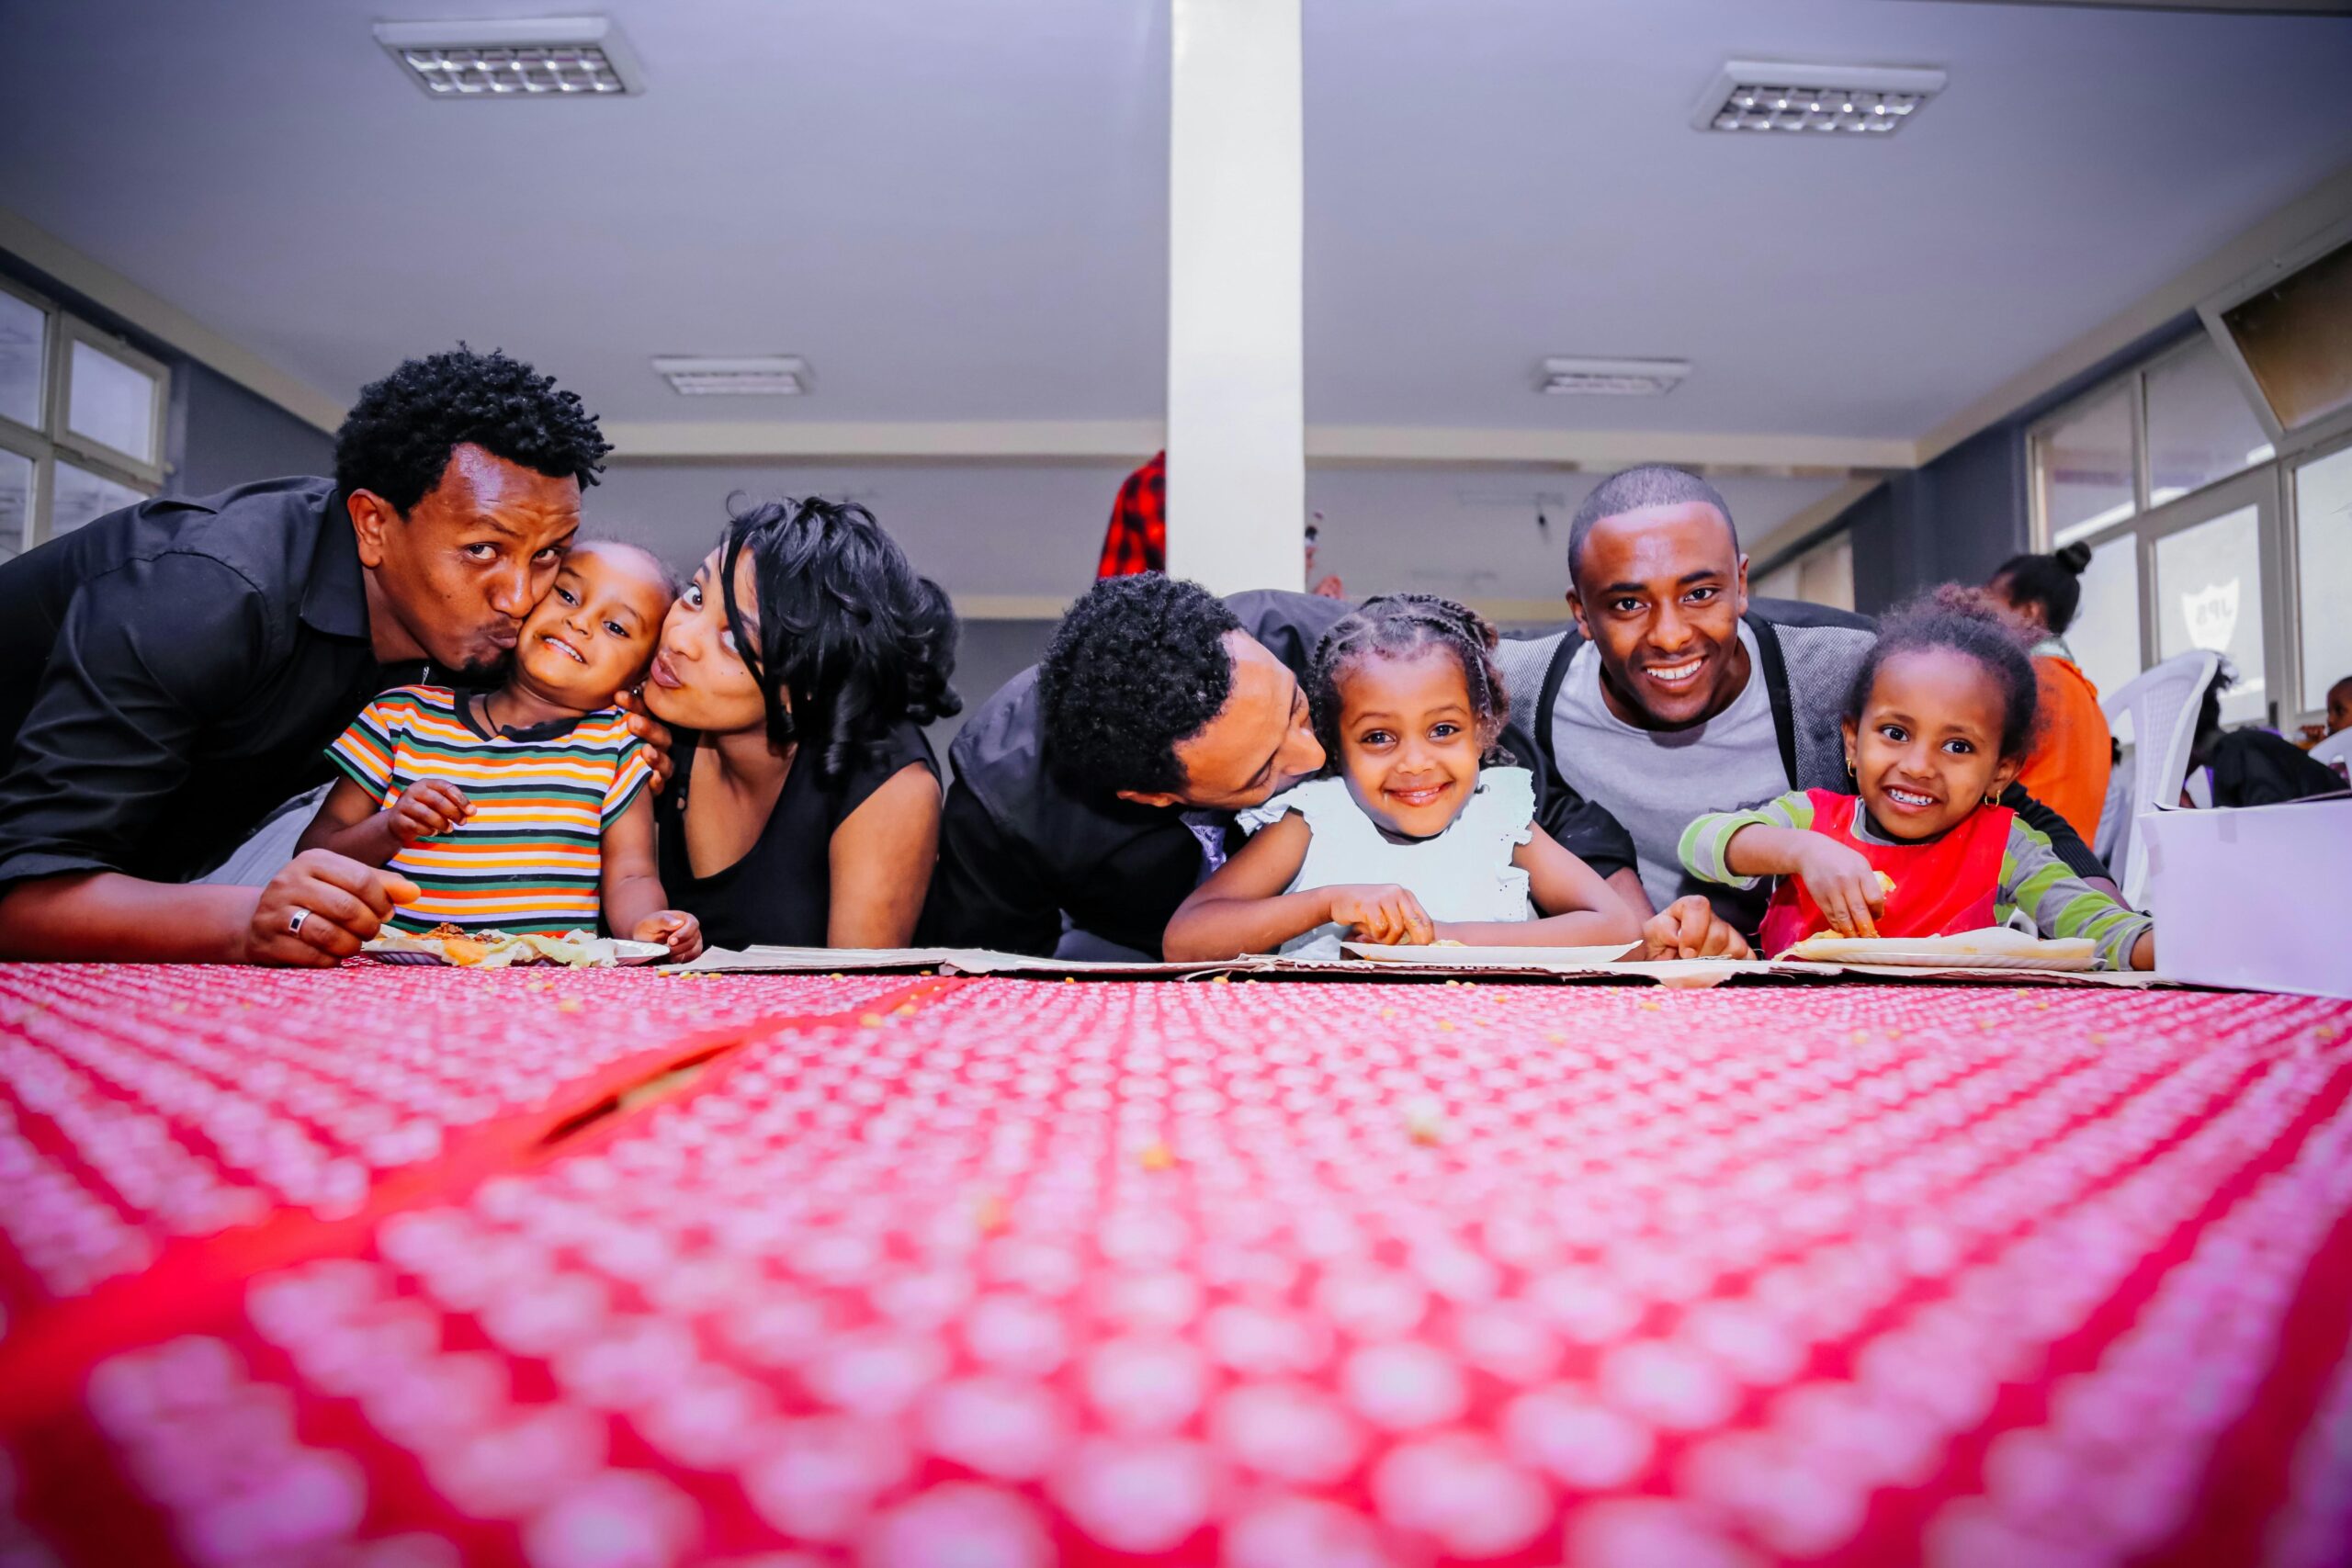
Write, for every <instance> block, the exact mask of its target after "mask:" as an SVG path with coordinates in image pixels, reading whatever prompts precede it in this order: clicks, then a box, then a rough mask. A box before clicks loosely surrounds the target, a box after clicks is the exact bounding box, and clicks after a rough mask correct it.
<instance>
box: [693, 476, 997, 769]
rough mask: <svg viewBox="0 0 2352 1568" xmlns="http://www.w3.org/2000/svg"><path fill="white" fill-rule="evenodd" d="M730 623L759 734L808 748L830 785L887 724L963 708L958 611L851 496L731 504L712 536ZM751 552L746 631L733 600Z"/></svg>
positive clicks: (875, 744)
mask: <svg viewBox="0 0 2352 1568" xmlns="http://www.w3.org/2000/svg"><path fill="white" fill-rule="evenodd" d="M718 548H719V572H718V583H719V596H720V600H721V602H722V603H723V604H725V605H726V607H727V626H728V629H729V630H730V631H732V632H733V633H734V634H735V647H736V649H737V650H738V651H739V652H740V653H741V656H742V660H743V662H744V663H745V664H746V665H747V666H749V667H750V669H751V671H752V678H753V679H755V680H757V681H758V682H759V683H760V693H761V695H762V696H763V697H764V698H765V699H766V702H767V713H768V739H770V740H772V741H773V742H775V745H776V746H777V747H779V748H782V747H786V746H796V745H804V744H805V745H806V746H807V747H809V749H811V750H813V751H814V753H815V759H816V766H817V776H818V777H819V778H820V780H822V781H823V782H825V783H826V784H832V783H834V782H835V781H837V780H839V779H840V778H841V777H842V775H843V774H845V773H847V772H848V771H849V770H850V769H851V768H852V767H853V766H854V765H855V764H856V763H857V762H858V761H861V760H862V759H865V758H867V757H871V756H874V755H876V754H877V753H878V752H879V751H880V750H881V749H882V745H883V741H884V739H885V737H887V736H888V733H889V731H890V728H891V727H892V726H894V725H896V724H899V723H900V722H901V721H904V722H907V723H911V724H929V723H930V722H931V721H932V720H933V719H935V718H944V717H946V716H949V715H951V714H958V713H961V712H963V711H964V702H963V699H962V698H960V697H958V696H957V695H956V692H955V689H954V688H953V687H951V686H950V685H949V684H948V683H947V682H948V677H949V676H951V675H953V674H954V673H955V671H956V611H955V608H954V606H953V605H951V604H949V603H948V600H947V592H946V591H945V590H944V589H943V588H941V587H940V586H939V584H937V583H936V582H933V581H932V580H931V579H929V578H927V577H923V576H920V575H918V574H917V573H916V571H915V569H914V566H913V563H911V562H910V561H909V560H908V559H907V558H906V554H905V552H904V551H902V550H900V549H899V546H898V543H897V541H896V540H894V539H892V538H891V537H890V536H889V535H888V534H886V533H884V532H883V531H882V525H880V524H879V523H876V521H875V520H874V513H871V512H868V511H867V510H866V509H865V507H863V506H860V505H857V504H856V503H855V502H833V501H824V500H820V499H819V498H817V497H815V496H811V497H809V499H808V500H806V501H773V502H764V503H763V504H761V505H757V506H753V507H752V508H751V509H750V510H748V511H743V512H738V513H735V514H734V516H733V517H732V518H731V519H730V520H729V523H728V525H727V534H726V536H725V537H724V538H722V539H721V540H720V541H719V547H718ZM747 551H748V552H749V553H750V555H751V558H752V592H753V593H754V595H756V597H757V600H758V615H759V626H758V628H757V630H756V634H755V633H754V630H753V628H752V626H751V625H750V623H749V622H748V621H747V619H746V618H745V616H744V614H743V606H742V605H741V604H739V603H738V602H737V600H736V597H735V564H736V562H737V561H739V560H741V558H742V557H743V555H744V554H745V552H747Z"/></svg>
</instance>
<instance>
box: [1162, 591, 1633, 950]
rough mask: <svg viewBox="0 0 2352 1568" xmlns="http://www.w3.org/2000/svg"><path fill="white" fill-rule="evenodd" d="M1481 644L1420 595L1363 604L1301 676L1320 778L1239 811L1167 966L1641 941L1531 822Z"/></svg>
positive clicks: (1610, 898)
mask: <svg viewBox="0 0 2352 1568" xmlns="http://www.w3.org/2000/svg"><path fill="white" fill-rule="evenodd" d="M1494 646H1495V629H1494V627H1492V626H1488V625H1487V623H1486V622H1485V621H1484V620H1482V619H1480V618H1479V616H1478V615H1476V613H1475V612H1473V611H1471V610H1469V609H1467V608H1465V607H1464V606H1463V605H1460V604H1455V603H1453V601H1452V600H1450V599H1440V598H1438V597H1436V596H1434V595H1432V594H1426V593H1400V594H1395V595H1391V596H1388V597H1385V598H1379V599H1373V600H1370V601H1367V602H1366V603H1365V604H1364V606H1363V608H1362V609H1361V610H1359V611H1357V612H1356V613H1355V614H1354V615H1350V616H1349V617H1347V619H1345V620H1343V621H1341V622H1340V623H1339V625H1337V626H1333V627H1332V628H1331V630H1330V632H1329V634H1328V635H1326V636H1325V637H1324V638H1323V641H1322V643H1321V645H1320V646H1318V647H1317V649H1316V650H1315V663H1314V667H1313V669H1312V671H1310V672H1309V674H1308V676H1307V702H1308V704H1309V705H1310V706H1311V708H1312V710H1313V712H1314V717H1315V732H1316V735H1317V737H1318V738H1319V739H1321V740H1322V742H1323V751H1324V755H1325V756H1326V757H1327V758H1328V759H1329V762H1328V764H1327V771H1326V773H1325V774H1324V776H1322V777H1320V778H1317V779H1312V780H1309V781H1308V782H1307V783H1306V784H1300V785H1299V786H1298V787H1297V788H1295V789H1292V790H1288V791H1285V792H1284V793H1283V794H1281V795H1276V796H1274V798H1273V799H1272V800H1270V801H1268V802H1266V804H1265V805H1263V806H1261V807H1255V808H1253V809H1251V810H1249V811H1245V812H1242V813H1241V814H1240V818H1239V820H1240V823H1241V825H1242V826H1243V827H1245V828H1248V829H1250V830H1251V836H1250V841H1249V842H1248V843H1247V844H1245V845H1243V846H1242V847H1241V849H1240V850H1239V851H1238V852H1236V853H1235V854H1234V856H1233V858H1232V859H1230V860H1229V861H1227V863H1225V864H1224V866H1222V867H1221V868H1219V869H1218V871H1217V872H1216V874H1215V875H1213V876H1211V877H1210V878H1209V879H1208V880H1207V881H1206V882H1204V883H1203V884H1201V886H1199V887H1198V888H1196V889H1194V890H1193V896H1192V897H1189V898H1187V899H1186V900H1184V903H1183V905H1182V908H1179V909H1178V910H1177V911H1176V916H1175V919H1172V920H1170V922H1169V924H1168V931H1167V935H1166V936H1165V938H1164V939H1163V942H1162V945H1163V949H1164V951H1165V952H1166V953H1167V955H1168V957H1170V959H1182V960H1193V959H1211V958H1230V957H1234V956H1237V955H1238V954H1240V953H1262V952H1265V951H1267V950H1269V949H1273V948H1279V949H1281V950H1282V951H1283V952H1284V953H1298V954H1301V955H1302V956H1307V957H1321V956H1326V955H1328V956H1331V957H1338V956H1339V955H1340V947H1339V943H1340V938H1341V937H1342V936H1345V937H1347V938H1349V939H1350V940H1353V941H1361V942H1383V943H1392V944H1420V943H1427V942H1460V943H1462V944H1464V945H1465V946H1470V947H1497V946H1512V947H1588V946H1601V945H1606V944H1614V943H1632V942H1636V941H1638V940H1640V939H1641V936H1642V930H1641V925H1640V922H1638V921H1637V920H1636V919H1634V914H1633V911H1632V910H1631V909H1629V908H1626V906H1625V905H1624V904H1623V902H1621V901H1620V900H1619V898H1618V897H1617V895H1616V894H1615V893H1614V892H1612V891H1611V889H1610V887H1609V886H1608V884H1607V883H1605V882H1603V881H1602V880H1601V878H1600V874H1598V873H1596V872H1595V871H1594V870H1593V869H1592V868H1591V867H1590V866H1589V865H1587V864H1585V863H1584V862H1582V861H1581V860H1578V859H1577V857H1576V856H1575V855H1573V854H1571V853H1569V852H1567V851H1566V850H1565V849H1563V848H1561V847H1560V845H1559V843H1558V841H1557V840H1555V839H1554V838H1553V837H1552V836H1551V835H1550V834H1549V833H1546V832H1545V831H1544V829H1541V828H1539V827H1537V826H1536V824H1535V791H1534V784H1533V781H1532V779H1531V777H1530V776H1529V774H1528V773H1527V770H1526V769H1524V768H1517V767H1511V766H1509V765H1507V764H1508V762H1509V761H1510V759H1509V757H1508V755H1507V754H1504V755H1495V754H1494V747H1495V743H1496V741H1497V740H1498V739H1499V737H1500V736H1501V734H1502V728H1503V720H1504V718H1505V716H1507V715H1508V714H1509V713H1510V700H1509V699H1508V698H1507V697H1506V696H1505V695H1504V693H1503V682H1502V673H1501V671H1499V670H1498V669H1497V668H1496V666H1495V660H1494V654H1493V651H1492V650H1493V649H1494ZM1482 762H1483V763H1492V764H1499V765H1488V766H1481V764H1482Z"/></svg>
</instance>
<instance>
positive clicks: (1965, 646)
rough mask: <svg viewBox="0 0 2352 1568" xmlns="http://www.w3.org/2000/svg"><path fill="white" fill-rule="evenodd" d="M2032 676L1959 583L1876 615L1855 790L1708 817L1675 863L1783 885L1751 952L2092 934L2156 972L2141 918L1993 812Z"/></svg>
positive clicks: (2018, 737) (1862, 690)
mask: <svg viewBox="0 0 2352 1568" xmlns="http://www.w3.org/2000/svg"><path fill="white" fill-rule="evenodd" d="M2036 696H2037V692H2036V682H2035V678H2034V671H2033V664H2032V661H2031V660H2030V658H2029V657H2028V655H2027V653H2026V649H2025V646H2024V644H2023V643H2022V642H2020V641H2019V640H2018V637H2017V635H2016V633H2015V632H2014V631H2012V630H2011V629H2010V628H2009V626H2007V623H2005V622H2004V621H2003V620H2002V618H2001V617H2000V615H1998V614H1996V612H1995V611H1994V610H1993V609H1992V608H1991V607H1990V606H1989V605H1987V604H1985V602H1984V600H1983V599H1982V598H1981V597H1980V596H1979V595H1978V594H1977V593H1975V592H1973V591H1972V590H1969V589H1962V588H1943V589H1939V590H1938V591H1937V592H1935V593H1933V594H1931V595H1929V596H1928V598H1926V599H1923V600H1919V601H1917V602H1916V603H1914V604H1910V605H1907V606H1905V608H1904V609H1902V610H1900V611H1898V612H1897V613H1896V614H1895V615H1893V616H1891V617H1889V619H1888V620H1887V621H1886V622H1885V624H1884V626H1883V628H1882V629H1881V631H1880V634H1879V640H1878V646H1877V647H1875V648H1873V649H1871V653H1870V656H1869V657H1868V658H1867V659H1866V660H1863V662H1862V668H1861V670H1860V672H1859V673H1858V674H1857V675H1856V677H1855V681H1854V689H1853V692H1852V694H1851V695H1849V697H1848V698H1847V702H1846V720H1845V732H1846V766H1847V770H1848V772H1849V774H1850V776H1851V777H1852V779H1853V781H1854V784H1855V787H1856V788H1857V789H1858V790H1859V791H1860V793H1859V794H1858V795H1840V794H1838V793H1836V792H1835V791H1832V790H1826V789H1815V790H1805V791H1801V792H1798V793H1795V794H1791V795H1782V796H1781V797H1780V798H1779V799H1778V800H1774V801H1770V802H1768V803H1766V804H1765V805H1763V806H1759V807H1755V808H1754V809H1753V810H1747V811H1719V812H1712V813H1710V814H1708V815H1707V816H1704V817H1702V818H1699V819H1698V820H1697V821H1695V822H1693V823H1691V826H1690V827H1689V828H1688V829H1685V830H1684V832H1683V835H1682V844H1681V852H1682V863H1683V864H1685V865H1687V866H1689V867H1690V868H1691V872H1692V873H1693V874H1696V875H1699V876H1702V877H1706V878H1709V879H1711V880H1713V881H1716V882H1725V883H1730V884H1732V885H1734V886H1742V887H1748V886H1755V883H1756V880H1757V878H1758V877H1762V876H1777V877H1780V878H1781V884H1780V886H1779V887H1777V888H1776V889H1775V890H1774V892H1773V895H1772V902H1771V906H1770V908H1769V909H1767V910H1766V912H1765V916H1764V928H1763V931H1762V933H1761V941H1760V942H1758V946H1759V947H1760V948H1761V950H1762V951H1763V952H1765V953H1782V952H1785V951H1786V950H1787V949H1788V948H1789V947H1791V946H1792V945H1793V944H1795V943H1796V942H1802V941H1803V940H1804V939H1805V938H1806V937H1809V936H1813V935H1815V934H1816V933H1818V932H1821V931H1836V932H1838V934H1839V935H1841V936H1865V937H1869V936H1886V937H1904V936H1949V935H1952V934H1955V933H1957V932H1960V931H1980V930H1982V929H1984V928H1985V927H1987V926H2006V925H2012V924H2014V925H2019V926H2024V927H2030V929H2032V930H2034V931H2039V932H2040V933H2041V935H2043V936H2045V937H2088V938H2090V939H2091V940H2092V941H2093V942H2096V943H2097V949H2096V952H2097V957H2098V966H2099V967H2100V968H2102V969H2124V968H2131V969H2148V968H2152V967H2154V964H2155V936H2154V921H2152V920H2150V919H2148V917H2147V916H2145V915H2143V914H2139V913H2137V912H2135V911H2134V910H2131V909H2130V908H2125V907H2124V906H2123V905H2121V904H2119V903H2117V902H2116V901H2115V900H2114V899H2113V898H2111V897H2108V896H2107V895H2106V894H2104V893H2101V892H2099V891H2098V890H2097V889H2095V888H2093V887H2092V886H2089V885H2088V884H2087V883H2085V882H2083V881H2082V880H2081V879H2080V878H2078V877H2076V876H2075V874H2073V873H2072V872H2071V871H2069V870H2068V869H2067V867H2066V864H2065V863H2064V861H2062V860H2060V859H2059V858H2058V856H2057V854H2056V853H2055V852H2053V851H2052V849H2051V847H2050V840H2048V839H2047V838H2046V837H2044V836H2043V835H2042V834H2041V833H2040V832H2037V831H2036V830H2035V829H2032V828H2030V827H2028V826H2027V825H2026V824H2025V823H2024V822H2022V821H2020V820H2018V818H2017V815H2016V814H2015V813H2014V812H2012V811H2010V810H2008V809H2007V807H2000V806H1996V805H1994V804H1993V802H1994V798H1995V797H1996V796H1997V795H1999V794H2000V793H2001V791H2002V790H2003V789H2005V788H2007V786H2008V784H2009V782H2010V781H2011V780H2012V779H2015V778H2016V777H2017V776H2018V770H2019V769H2021V768H2022V767H2024V765H2025V761H2026V758H2027V757H2028V755H2029V754H2030V752H2031V750H2032V746H2033V734H2034V710H2035V704H2036Z"/></svg>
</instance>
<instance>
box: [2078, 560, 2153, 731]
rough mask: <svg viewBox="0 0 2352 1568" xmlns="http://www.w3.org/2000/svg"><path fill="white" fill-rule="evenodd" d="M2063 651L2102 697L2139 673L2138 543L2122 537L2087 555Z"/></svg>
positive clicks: (2108, 695)
mask: <svg viewBox="0 0 2352 1568" xmlns="http://www.w3.org/2000/svg"><path fill="white" fill-rule="evenodd" d="M2082 581H2083V601H2082V604H2081V605H2080V606H2079V607H2077V608H2076V609H2075V619H2074V624H2073V625H2071V626H2068V627H2067V628H2066V647H2067V649H2068V650H2069V651H2071V652H2072V653H2073V654H2074V656H2075V663H2076V664H2077V665H2079V666H2080V667H2081V669H2082V671H2083V673H2084V674H2086V675H2087V676H2089V677H2090V679H2091V684H2092V685H2094V686H2097V687H2098V694H2099V695H2100V696H2101V697H2102V698H2105V697H2111V696H2113V695H2114V694H2116V693H2118V692H2120V691H2121V690H2122V689H2123V688H2124V687H2125V686H2126V685H2128V684H2129V683H2130V682H2131V678H2132V677H2133V676H2135V675H2137V674H2139V673H2140V541H2139V539H2138V538H2137V537H2135V536H2132V535H2130V534H2126V535H2124V536H2121V537H2120V538H2115V539H2109V541H2108V542H2107V543H2105V544H2103V545H2101V546H2099V547H2098V548H2097V549H2095V550H2093V551H2092V552H2091V562H2090V565H2088V566H2086V567H2085V568H2084V569H2083V579H2082Z"/></svg>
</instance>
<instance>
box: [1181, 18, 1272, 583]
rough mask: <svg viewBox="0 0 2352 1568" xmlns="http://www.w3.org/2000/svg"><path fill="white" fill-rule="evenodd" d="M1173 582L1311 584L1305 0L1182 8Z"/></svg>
mask: <svg viewBox="0 0 2352 1568" xmlns="http://www.w3.org/2000/svg"><path fill="white" fill-rule="evenodd" d="M1170 4H1171V5H1172V6H1173V7H1174V12H1173V23H1174V26H1173V29H1172V32H1173V39H1174V43H1173V47H1172V49H1171V50H1170V57H1171V61H1172V69H1173V73H1174V79H1173V92H1172V94H1171V99H1170V116H1169V120H1170V123H1169V148H1168V570H1169V572H1170V575H1172V576H1176V577H1189V578H1192V579H1193V580H1195V581H1199V582H1202V583H1204V584H1205V585H1207V587H1208V588H1209V589H1210V590H1211V591H1212V592H1217V593H1231V592H1237V591H1238V590H1240V589H1245V588H1288V589H1292V590H1296V589H1298V588H1300V587H1302V586H1304V583H1305V579H1306V562H1305V555H1304V542H1303V537H1302V536H1303V531H1304V529H1305V527H1306V379H1305V369H1304V360H1305V356H1306V342H1305V325H1304V309H1303V306H1302V303H1301V298H1300V297H1301V294H1302V291H1303V289H1304V287H1305V273H1304V262H1303V251H1304V231H1305V228H1306V209H1305V203H1306V176H1305V154H1304V150H1303V135H1302V129H1301V121H1302V110H1301V97H1302V94H1303V91H1304V84H1303V81H1302V60H1301V51H1300V44H1299V6H1300V0H1170Z"/></svg>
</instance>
